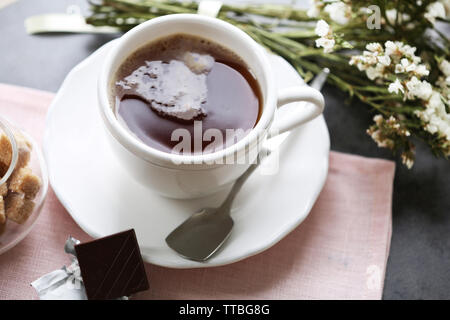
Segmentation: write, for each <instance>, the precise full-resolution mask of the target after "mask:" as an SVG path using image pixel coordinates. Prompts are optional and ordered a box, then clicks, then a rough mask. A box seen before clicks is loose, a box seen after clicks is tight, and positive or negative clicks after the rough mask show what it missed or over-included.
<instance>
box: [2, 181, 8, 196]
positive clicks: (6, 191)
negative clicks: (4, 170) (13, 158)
mask: <svg viewBox="0 0 450 320" xmlns="http://www.w3.org/2000/svg"><path fill="white" fill-rule="evenodd" d="M7 194H8V185H7V184H6V182H5V183H4V184H1V185H0V196H2V197H5V196H6V195H7Z"/></svg>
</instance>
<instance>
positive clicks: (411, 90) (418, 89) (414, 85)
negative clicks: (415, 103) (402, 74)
mask: <svg viewBox="0 0 450 320" xmlns="http://www.w3.org/2000/svg"><path fill="white" fill-rule="evenodd" d="M406 88H407V89H408V90H407V98H408V99H410V100H413V99H414V98H415V97H417V98H419V99H422V100H425V101H427V100H428V99H429V98H430V96H431V94H432V92H433V88H432V87H431V84H429V83H428V82H427V81H422V82H421V81H420V80H419V79H417V78H416V77H412V78H411V80H409V81H408V82H407V83H406Z"/></svg>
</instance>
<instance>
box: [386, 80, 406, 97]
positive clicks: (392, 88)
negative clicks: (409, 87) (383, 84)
mask: <svg viewBox="0 0 450 320" xmlns="http://www.w3.org/2000/svg"><path fill="white" fill-rule="evenodd" d="M388 91H389V92H390V93H395V94H398V92H399V91H401V92H402V93H404V92H405V89H404V88H403V85H402V84H401V82H400V80H398V79H396V80H395V82H393V83H391V84H390V85H389V88H388Z"/></svg>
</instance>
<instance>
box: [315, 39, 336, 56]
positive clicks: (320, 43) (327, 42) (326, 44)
mask: <svg viewBox="0 0 450 320" xmlns="http://www.w3.org/2000/svg"><path fill="white" fill-rule="evenodd" d="M335 43H336V42H335V41H334V39H327V38H319V39H317V40H316V47H318V48H320V47H323V52H325V53H330V52H333V48H334V45H335Z"/></svg>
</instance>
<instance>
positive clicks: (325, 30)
mask: <svg viewBox="0 0 450 320" xmlns="http://www.w3.org/2000/svg"><path fill="white" fill-rule="evenodd" d="M315 32H316V34H317V35H318V36H319V37H325V36H327V35H328V34H329V33H330V26H329V25H328V23H326V21H325V20H319V21H317V24H316V30H315Z"/></svg>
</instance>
